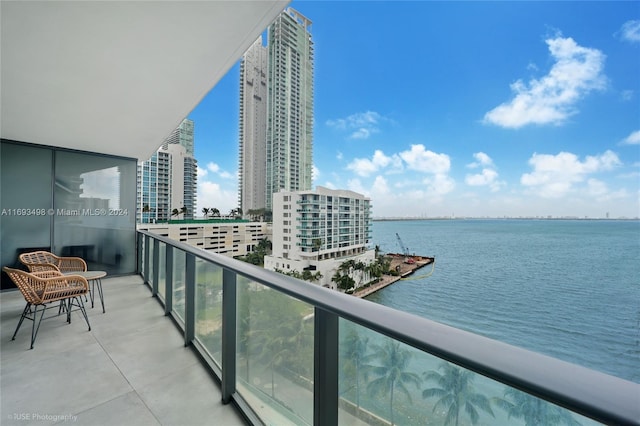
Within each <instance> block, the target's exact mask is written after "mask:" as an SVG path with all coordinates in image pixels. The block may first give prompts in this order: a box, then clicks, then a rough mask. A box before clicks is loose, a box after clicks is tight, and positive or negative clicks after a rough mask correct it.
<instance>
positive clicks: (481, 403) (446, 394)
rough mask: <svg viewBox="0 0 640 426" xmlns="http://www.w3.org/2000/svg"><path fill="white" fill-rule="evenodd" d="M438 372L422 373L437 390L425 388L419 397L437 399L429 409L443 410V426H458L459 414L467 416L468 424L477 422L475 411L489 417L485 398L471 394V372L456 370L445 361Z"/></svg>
mask: <svg viewBox="0 0 640 426" xmlns="http://www.w3.org/2000/svg"><path fill="white" fill-rule="evenodd" d="M438 369H439V370H441V371H442V373H440V372H438V371H435V370H432V371H428V372H425V373H424V377H425V380H426V381H428V382H429V381H433V382H436V384H437V387H433V388H427V389H425V390H423V391H422V397H423V398H425V399H426V398H432V397H437V398H439V399H438V401H437V402H436V404H435V405H434V406H433V411H436V409H438V408H439V407H442V408H445V409H446V410H447V416H446V418H445V421H444V424H445V426H446V425H450V424H454V425H456V426H458V424H459V420H460V413H461V412H462V411H463V412H464V413H466V414H467V415H468V416H469V419H470V420H471V424H473V425H475V424H476V423H478V419H479V418H480V415H479V413H478V409H480V410H482V411H486V412H487V413H489V414H491V416H493V415H494V414H493V411H492V410H491V404H490V402H489V399H488V398H487V397H486V396H484V395H482V394H480V393H477V392H476V391H475V388H474V387H473V379H474V377H475V373H474V372H472V371H469V370H465V369H462V368H460V367H456V366H455V365H453V364H450V363H448V362H443V363H442V364H441V365H440V367H438Z"/></svg>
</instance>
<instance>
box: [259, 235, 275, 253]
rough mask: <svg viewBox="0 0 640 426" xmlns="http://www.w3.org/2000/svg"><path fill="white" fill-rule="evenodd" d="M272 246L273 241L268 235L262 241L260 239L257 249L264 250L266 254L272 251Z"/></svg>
mask: <svg viewBox="0 0 640 426" xmlns="http://www.w3.org/2000/svg"><path fill="white" fill-rule="evenodd" d="M271 247H272V243H271V241H270V240H269V239H268V238H267V237H264V238H262V239H261V240H260V241H258V247H257V249H258V250H259V251H262V252H264V253H265V254H266V253H269V252H270V251H271Z"/></svg>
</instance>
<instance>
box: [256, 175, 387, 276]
mask: <svg viewBox="0 0 640 426" xmlns="http://www.w3.org/2000/svg"><path fill="white" fill-rule="evenodd" d="M273 218H274V219H273V239H272V244H273V252H272V255H271V256H266V257H265V259H264V267H265V268H266V269H270V270H280V271H283V272H290V271H294V270H295V271H298V272H300V273H302V272H303V271H304V270H309V271H311V272H313V273H317V272H320V273H321V274H322V278H321V279H320V280H319V281H318V283H319V284H320V285H323V286H327V287H331V288H335V284H334V283H333V282H332V277H333V275H334V273H335V272H336V270H337V269H338V268H339V266H340V265H341V264H343V263H344V262H345V261H347V260H354V261H356V262H358V261H360V262H363V263H365V264H370V263H371V262H373V261H374V260H375V252H374V250H373V249H369V245H370V242H371V200H370V199H369V198H367V197H365V196H363V195H362V194H358V193H356V192H353V191H347V190H332V189H328V188H324V187H320V186H319V187H317V188H316V190H315V191H295V192H291V191H280V192H277V193H275V194H273Z"/></svg>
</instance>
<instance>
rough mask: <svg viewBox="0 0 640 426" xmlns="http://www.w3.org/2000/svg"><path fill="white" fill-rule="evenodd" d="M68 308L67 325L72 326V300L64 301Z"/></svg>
mask: <svg viewBox="0 0 640 426" xmlns="http://www.w3.org/2000/svg"><path fill="white" fill-rule="evenodd" d="M62 302H63V303H64V304H65V306H66V308H67V323H69V324H71V306H72V304H71V298H69V299H65V300H63V301H62Z"/></svg>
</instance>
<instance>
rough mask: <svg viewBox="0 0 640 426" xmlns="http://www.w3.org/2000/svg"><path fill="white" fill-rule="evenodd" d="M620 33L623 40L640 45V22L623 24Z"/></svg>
mask: <svg viewBox="0 0 640 426" xmlns="http://www.w3.org/2000/svg"><path fill="white" fill-rule="evenodd" d="M620 31H621V37H622V39H623V40H626V41H630V42H632V43H640V20H636V21H627V22H625V23H624V24H623V25H622V28H621V29H620Z"/></svg>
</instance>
